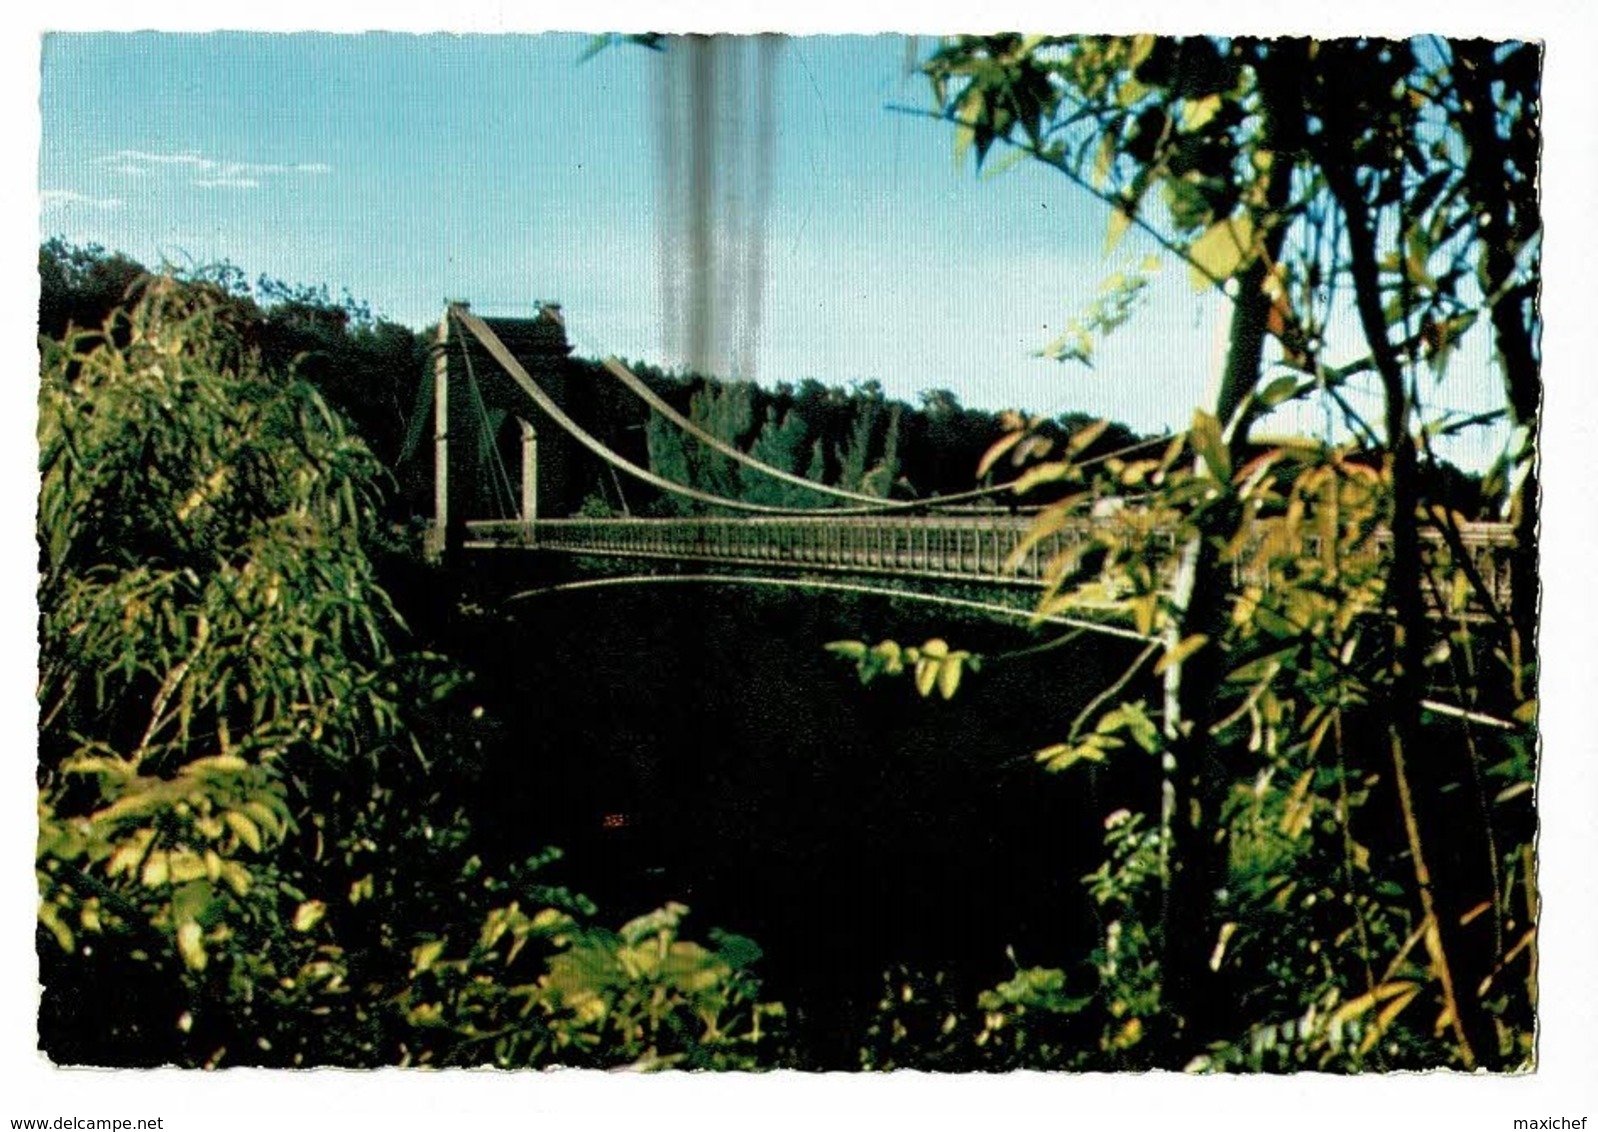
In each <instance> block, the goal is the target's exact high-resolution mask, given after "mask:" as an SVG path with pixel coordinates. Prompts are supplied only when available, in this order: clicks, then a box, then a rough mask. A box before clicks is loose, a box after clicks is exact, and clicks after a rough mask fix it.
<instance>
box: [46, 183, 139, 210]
mask: <svg viewBox="0 0 1598 1132" xmlns="http://www.w3.org/2000/svg"><path fill="white" fill-rule="evenodd" d="M39 200H40V202H41V203H42V204H43V205H44V209H45V211H46V212H51V211H54V210H56V209H59V208H69V207H72V206H74V205H77V206H81V207H83V208H93V209H99V210H100V211H102V212H110V211H114V210H115V209H118V208H121V207H122V201H121V200H119V199H118V198H116V197H91V196H89V195H88V194H87V193H80V192H76V191H75V190H73V189H44V190H42V191H41V192H40V193H39Z"/></svg>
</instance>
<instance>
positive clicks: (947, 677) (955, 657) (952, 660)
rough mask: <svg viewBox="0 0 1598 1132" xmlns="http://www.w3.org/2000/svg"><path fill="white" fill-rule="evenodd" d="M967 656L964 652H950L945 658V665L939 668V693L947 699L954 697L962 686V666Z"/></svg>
mask: <svg viewBox="0 0 1598 1132" xmlns="http://www.w3.org/2000/svg"><path fill="white" fill-rule="evenodd" d="M965 657H966V654H965V653H963V652H953V653H950V654H949V655H948V656H947V657H945V658H944V661H943V667H942V668H940V669H939V670H938V694H939V695H940V696H942V697H943V698H944V699H946V700H951V699H953V698H954V693H955V692H956V690H958V689H959V687H960V667H961V665H962V663H963V662H964V661H965Z"/></svg>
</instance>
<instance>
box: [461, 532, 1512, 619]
mask: <svg viewBox="0 0 1598 1132" xmlns="http://www.w3.org/2000/svg"><path fill="white" fill-rule="evenodd" d="M1135 522H1136V516H1135V515H1133V514H1130V513H1124V512H1123V513H1121V514H1119V515H1112V516H1107V517H1103V518H1091V519H1089V518H1083V519H1080V520H1077V521H1075V522H1072V523H1071V524H1069V525H1067V526H1066V527H1064V528H1063V529H1061V530H1058V531H1055V532H1052V533H1050V534H1048V535H1046V536H1045V537H1044V538H1042V539H1040V540H1038V541H1037V543H1036V544H1034V545H1033V546H1031V547H1030V548H1029V549H1028V550H1027V552H1026V553H1025V554H1024V555H1023V556H1022V558H1021V560H1020V561H1019V562H1018V563H1016V564H1015V565H1014V567H1013V568H1007V562H1008V561H1009V559H1010V558H1011V556H1012V555H1013V554H1014V552H1015V550H1016V548H1017V547H1018V546H1019V545H1020V543H1021V540H1022V538H1023V536H1024V535H1025V534H1026V532H1027V530H1028V529H1029V528H1030V526H1031V524H1032V518H1031V517H1030V516H1028V515H1025V514H1015V513H1013V512H1009V511H1003V510H997V509H992V510H990V509H983V510H973V511H972V512H971V513H969V514H961V513H959V512H944V513H938V514H932V515H915V516H894V517H891V518H885V517H880V516H868V517H836V518H834V517H825V516H804V517H795V518H790V517H775V518H765V517H744V518H719V517H705V518H680V519H632V518H623V519H538V520H536V521H535V522H532V523H527V522H523V521H521V520H490V521H472V522H468V523H467V524H466V539H465V543H464V546H465V549H468V550H487V549H521V550H535V551H541V552H555V553H563V554H570V555H586V556H595V557H606V558H637V559H645V560H656V561H660V560H667V561H675V562H699V563H717V564H724V565H732V566H759V567H767V568H776V569H788V570H804V571H807V572H809V571H827V572H834V573H845V574H894V575H900V576H913V577H918V578H926V579H934V580H943V581H963V582H979V583H983V584H989V585H1021V586H1041V585H1042V584H1043V580H1044V575H1045V572H1046V571H1047V569H1048V565H1049V563H1050V562H1051V561H1053V560H1054V559H1055V558H1057V557H1058V556H1059V555H1061V554H1063V553H1065V552H1067V551H1069V550H1070V549H1072V548H1073V547H1076V546H1080V545H1081V544H1083V543H1085V542H1088V541H1090V540H1091V539H1093V538H1094V537H1095V536H1096V535H1097V534H1099V533H1100V532H1101V531H1105V530H1110V531H1117V530H1120V531H1125V530H1126V529H1127V525H1128V524H1129V523H1135ZM1155 537H1156V539H1161V538H1162V537H1163V541H1164V542H1165V544H1166V545H1167V546H1169V545H1170V543H1171V540H1172V538H1173V536H1172V534H1171V533H1170V532H1163V533H1162V532H1156V533H1155ZM1460 538H1461V541H1462V542H1463V544H1464V546H1465V548H1466V549H1467V550H1468V551H1469V553H1470V557H1471V561H1472V563H1473V564H1474V566H1475V568H1476V571H1477V573H1478V574H1479V576H1480V577H1481V579H1482V581H1483V583H1484V585H1485V587H1486V589H1487V590H1488V592H1489V593H1490V594H1491V595H1492V597H1493V599H1494V601H1495V602H1496V603H1497V604H1498V605H1499V606H1500V608H1502V607H1503V606H1504V603H1506V602H1507V601H1508V598H1509V577H1510V570H1509V559H1510V555H1511V553H1512V551H1513V548H1514V536H1513V530H1512V528H1511V527H1510V526H1509V525H1508V524H1503V523H1473V524H1469V525H1467V526H1465V527H1463V528H1461V530H1460ZM1378 541H1379V542H1385V539H1379V540H1378ZM1428 541H1429V542H1430V543H1431V544H1432V545H1433V546H1435V547H1436V550H1437V552H1438V553H1437V556H1436V561H1438V562H1439V563H1440V564H1446V562H1447V560H1448V554H1447V549H1446V547H1445V546H1444V545H1443V543H1442V539H1441V536H1440V535H1437V534H1435V533H1433V534H1432V535H1431V536H1430V538H1429V540H1428ZM1315 544H1316V540H1315V538H1314V537H1313V536H1310V537H1309V538H1308V539H1306V545H1305V548H1304V551H1305V553H1307V554H1314V553H1317V547H1316V545H1315ZM1173 557H1174V556H1173ZM1246 573H1247V572H1246V571H1245V570H1244V569H1243V568H1242V567H1237V568H1235V574H1234V580H1235V581H1237V582H1239V583H1241V582H1243V581H1245V580H1248V579H1247V578H1246ZM1443 592H1447V591H1446V589H1445V590H1444V591H1443Z"/></svg>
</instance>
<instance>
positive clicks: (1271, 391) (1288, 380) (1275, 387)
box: [1260, 377, 1298, 409]
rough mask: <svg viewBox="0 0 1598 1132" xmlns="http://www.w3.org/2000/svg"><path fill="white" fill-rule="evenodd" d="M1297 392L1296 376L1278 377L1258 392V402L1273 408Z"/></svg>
mask: <svg viewBox="0 0 1598 1132" xmlns="http://www.w3.org/2000/svg"><path fill="white" fill-rule="evenodd" d="M1297 392H1298V378H1296V377H1279V378H1277V379H1276V380H1275V381H1273V382H1271V383H1270V384H1269V385H1267V386H1266V387H1265V389H1264V391H1263V392H1261V393H1260V404H1262V405H1264V406H1265V407H1266V408H1267V409H1273V408H1275V407H1276V406H1277V405H1280V404H1281V403H1282V402H1283V401H1286V400H1288V399H1289V398H1290V397H1292V396H1293V395H1294V394H1295V393H1297Z"/></svg>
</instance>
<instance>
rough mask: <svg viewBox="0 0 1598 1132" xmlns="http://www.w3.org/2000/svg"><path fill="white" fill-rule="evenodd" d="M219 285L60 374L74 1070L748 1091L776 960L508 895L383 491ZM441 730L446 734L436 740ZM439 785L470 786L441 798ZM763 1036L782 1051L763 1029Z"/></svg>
mask: <svg viewBox="0 0 1598 1132" xmlns="http://www.w3.org/2000/svg"><path fill="white" fill-rule="evenodd" d="M236 313H237V308H236V306H235V305H233V304H232V302H231V297H230V296H229V295H227V294H225V293H222V292H219V290H218V289H217V288H216V287H215V286H214V285H212V284H206V283H193V282H191V283H188V284H183V283H179V282H177V281H174V280H171V279H153V280H150V279H145V280H141V281H140V282H139V283H138V284H137V287H136V294H135V297H134V300H133V301H132V303H131V305H130V306H129V307H128V308H127V309H125V310H118V311H116V312H114V313H113V315H112V317H111V318H110V319H109V320H108V321H107V323H106V325H105V327H104V328H103V329H102V330H101V331H98V332H93V333H88V332H85V333H74V334H72V335H70V336H68V337H67V338H66V339H65V340H64V341H62V342H46V343H45V346H44V350H43V363H42V366H41V386H42V388H41V395H40V463H41V472H42V482H41V489H40V506H39V516H40V518H39V543H40V558H41V579H40V585H39V603H40V608H41V610H42V616H41V624H40V686H39V701H40V720H41V722H40V742H39V747H40V750H39V770H38V775H39V799H38V803H39V840H38V848H37V856H36V870H37V877H38V883H39V892H40V904H39V912H38V922H39V932H38V943H39V954H40V967H41V974H42V982H43V984H44V995H43V1000H42V1005H41V1013H40V1037H41V1044H42V1046H43V1048H45V1049H46V1051H47V1052H48V1053H49V1054H50V1055H51V1056H52V1057H54V1058H55V1059H57V1060H58V1061H63V1062H73V1063H92V1064H110V1065H120V1066H126V1065H147V1064H164V1063H169V1062H170V1063H177V1064H181V1065H186V1066H200V1065H205V1066H214V1065H219V1064H240V1063H244V1064H266V1065H280V1066H283V1065H320V1064H329V1063H331V1064H341V1065H382V1064H395V1063H418V1062H423V1063H434V1064H453V1065H479V1064H484V1063H493V1064H496V1065H499V1066H502V1067H512V1066H527V1065H539V1064H549V1063H582V1064H587V1065H605V1066H609V1065H616V1064H635V1065H639V1066H643V1067H649V1066H658V1065H669V1064H685V1065H690V1066H710V1065H724V1066H737V1067H744V1066H749V1065H752V1064H756V1063H758V1061H759V1059H761V1058H763V1057H764V1056H766V1050H767V1049H768V1048H769V1047H770V1038H769V1022H770V1021H771V1020H772V1019H773V1018H775V1017H777V1016H778V1015H779V1014H780V1007H778V1006H776V1005H774V1004H769V1003H763V1002H760V1001H759V999H758V997H757V991H758V984H757V982H756V981H755V980H754V978H753V976H752V974H751V973H750V971H749V966H750V964H751V963H752V962H753V961H754V960H755V959H756V958H757V957H758V955H759V950H758V948H755V947H754V946H753V945H752V944H751V943H750V942H749V941H747V940H743V939H741V938H739V937H735V936H726V935H724V936H718V937H716V938H715V939H714V940H713V941H712V945H711V946H708V947H707V946H704V945H700V944H697V943H694V942H692V941H689V940H686V939H683V938H681V937H680V935H679V930H678V925H679V923H680V921H681V919H682V916H683V915H684V914H685V912H686V909H684V908H682V907H681V906H679V905H675V904H671V905H668V906H667V907H665V908H663V909H660V910H658V911H657V912H656V913H652V914H650V915H646V916H644V917H641V918H639V919H636V920H634V921H631V922H630V923H628V924H627V925H626V926H624V927H623V928H622V929H621V930H620V931H619V932H615V933H612V932H607V931H604V930H602V929H599V928H596V927H594V926H592V925H591V924H589V923H588V922H587V918H588V917H589V916H590V915H591V914H592V913H593V911H594V909H593V906H592V905H591V904H590V903H588V902H587V901H586V900H585V899H583V898H582V897H580V896H577V895H575V894H573V893H571V892H568V891H566V890H564V889H562V888H558V887H552V886H550V885H546V884H542V883H538V881H537V880H536V878H535V876H534V874H535V873H536V872H537V870H538V869H539V868H541V867H542V866H543V865H545V864H547V863H548V862H549V861H550V860H552V859H553V857H554V856H555V855H556V854H550V853H546V854H540V855H535V856H534V857H533V858H531V859H529V860H527V861H524V862H520V863H512V864H510V865H508V866H507V867H505V869H504V870H503V871H496V872H491V871H489V870H488V869H487V868H486V867H485V865H484V862H483V860H482V858H481V857H479V856H478V855H477V853H476V852H474V851H473V849H472V835H471V828H470V824H469V822H468V821H467V820H466V817H465V815H464V813H463V811H462V808H461V806H460V804H459V803H457V802H455V801H454V800H453V799H452V797H451V793H450V786H451V785H452V784H453V783H454V782H455V781H456V780H457V779H458V778H459V771H460V768H459V767H458V766H456V765H454V764H453V763H450V762H449V761H448V760H449V759H450V758H451V755H452V752H450V751H449V750H447V749H445V750H442V751H441V750H438V749H434V750H433V751H431V752H427V751H424V749H423V746H422V744H421V742H420V741H419V735H420V734H421V733H423V728H422V726H421V721H420V720H419V718H418V716H419V714H420V712H421V711H429V710H430V711H431V712H433V713H438V714H442V715H444V716H446V717H448V716H450V715H451V714H454V715H455V716H456V719H457V720H458V719H459V718H460V716H461V715H463V714H464V712H465V709H464V707H463V705H461V704H460V703H459V702H458V701H456V700H454V699H452V698H451V692H452V690H453V689H454V688H455V687H456V685H457V684H458V683H459V679H460V677H459V673H457V672H455V671H454V670H453V669H452V668H451V667H450V666H449V665H448V664H447V663H446V662H444V661H443V660H442V659H441V658H438V657H433V656H428V655H425V654H415V653H407V652H405V651H404V641H405V630H404V626H403V623H402V622H401V620H400V618H399V616H398V614H397V612H396V611H395V609H394V607H393V606H392V604H391V603H390V601H389V598H388V596H387V594H386V593H385V592H384V590H383V589H382V587H381V586H380V585H379V584H378V580H377V574H376V569H375V567H374V565H373V561H372V558H371V557H370V555H369V553H368V547H369V546H370V545H371V542H372V540H373V535H374V534H375V530H376V528H377V527H378V525H379V519H378V516H380V515H381V501H380V499H379V496H378V482H379V476H378V473H379V471H380V465H379V464H378V462H377V460H376V459H375V458H374V457H373V455H372V454H371V452H370V451H369V450H368V449H367V448H366V446H365V445H364V444H363V443H362V442H361V441H360V440H359V439H357V438H356V437H354V436H353V435H351V434H350V433H349V432H348V431H347V429H346V428H345V426H344V424H343V422H342V420H341V419H340V417H339V416H338V415H337V414H336V413H334V412H333V411H331V410H330V409H329V408H328V406H327V404H326V402H325V401H323V399H322V398H321V397H320V396H318V394H317V393H316V392H315V391H314V390H313V389H311V388H310V387H309V386H308V385H307V384H306V383H305V382H303V381H296V380H293V379H292V378H285V377H282V376H279V375H267V374H265V373H263V372H262V371H261V370H260V369H259V367H258V361H257V356H256V355H255V354H254V353H253V352H252V351H250V350H249V349H247V348H246V346H245V343H244V341H243V339H242V338H241V336H240V333H239V329H240V328H239V325H238V324H237V323H236V322H235V321H234V320H233V315H235V314H236ZM438 730H439V731H440V732H442V731H444V730H445V728H443V727H439V728H438ZM429 759H435V760H443V761H445V765H446V766H447V767H448V769H449V771H450V773H448V774H442V775H437V776H434V775H433V774H431V773H430V769H429ZM763 1023H766V1024H767V1026H766V1028H765V1029H763V1028H762V1024H763Z"/></svg>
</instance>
